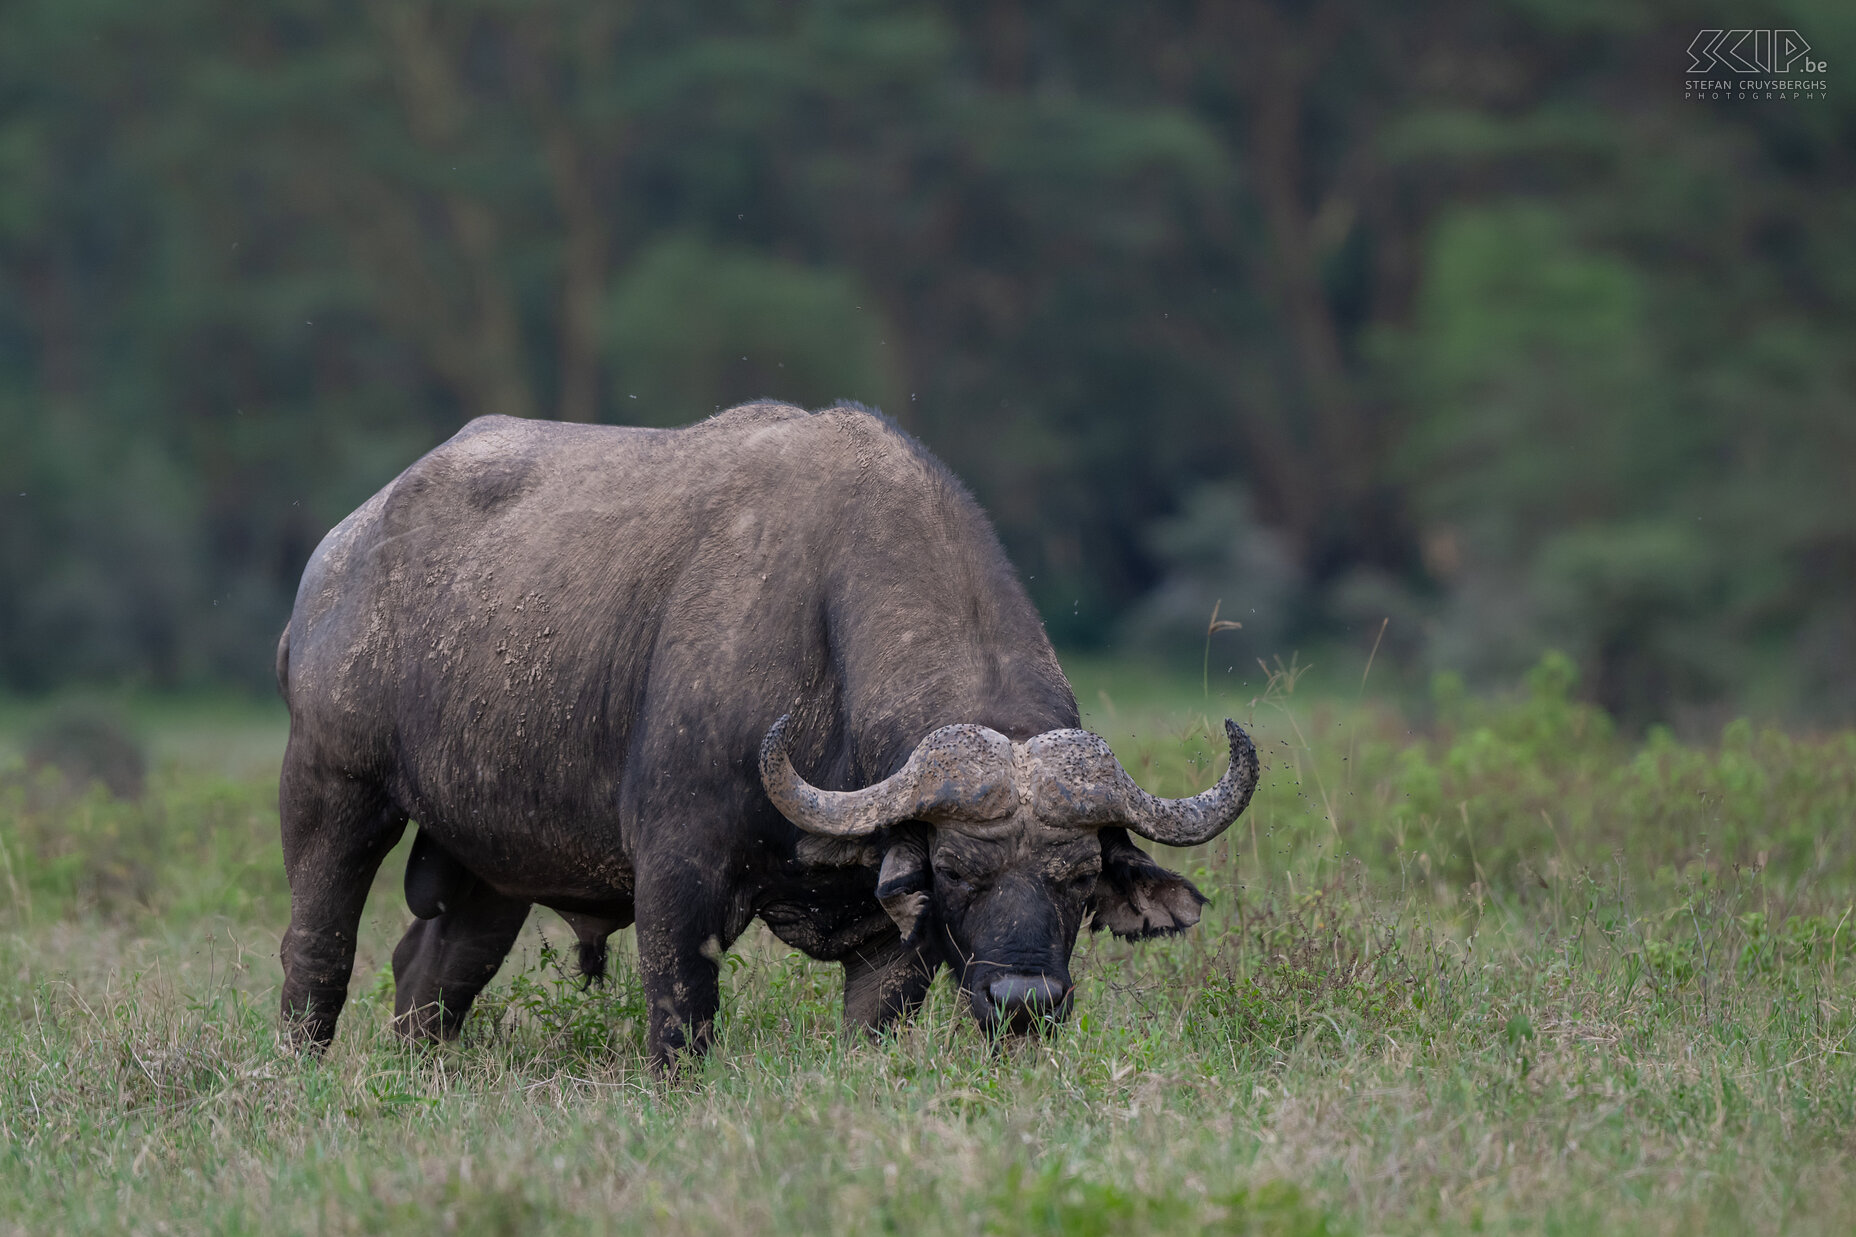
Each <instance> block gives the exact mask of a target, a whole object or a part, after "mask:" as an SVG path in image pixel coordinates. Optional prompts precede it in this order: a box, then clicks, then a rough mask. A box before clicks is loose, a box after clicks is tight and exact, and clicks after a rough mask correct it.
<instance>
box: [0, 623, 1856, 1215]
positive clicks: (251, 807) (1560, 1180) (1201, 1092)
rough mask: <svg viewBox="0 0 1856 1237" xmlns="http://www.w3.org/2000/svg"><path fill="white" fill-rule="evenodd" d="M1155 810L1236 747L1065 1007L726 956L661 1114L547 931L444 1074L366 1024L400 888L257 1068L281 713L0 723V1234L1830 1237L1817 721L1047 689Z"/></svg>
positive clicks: (1839, 927) (1847, 1206)
mask: <svg viewBox="0 0 1856 1237" xmlns="http://www.w3.org/2000/svg"><path fill="white" fill-rule="evenodd" d="M1072 668H1073V669H1074V670H1076V671H1078V673H1077V675H1076V678H1077V681H1078V684H1079V686H1080V687H1081V688H1082V689H1083V691H1084V694H1085V695H1086V696H1088V697H1090V698H1092V699H1094V700H1095V701H1096V702H1097V707H1096V708H1095V709H1094V710H1093V711H1092V712H1091V714H1090V715H1089V717H1088V719H1087V720H1088V721H1089V723H1090V724H1091V725H1092V726H1094V727H1095V728H1096V729H1098V730H1099V731H1100V732H1102V733H1104V734H1107V735H1110V736H1112V737H1113V739H1114V741H1115V743H1116V746H1117V748H1118V750H1119V752H1120V754H1121V756H1122V759H1123V760H1124V762H1125V763H1126V764H1127V765H1128V767H1129V768H1130V769H1131V770H1133V771H1134V772H1135V774H1136V776H1137V777H1138V778H1139V779H1140V780H1141V781H1142V782H1143V783H1144V784H1145V785H1148V786H1150V787H1152V788H1153V789H1155V790H1157V791H1159V792H1161V793H1164V794H1172V795H1177V794H1184V793H1187V792H1188V791H1191V790H1193V789H1196V788H1200V787H1203V786H1204V785H1205V784H1206V783H1207V782H1208V781H1209V780H1210V779H1211V778H1212V777H1214V776H1215V775H1216V774H1217V773H1218V772H1219V769H1220V767H1221V760H1217V759H1212V758H1211V754H1212V751H1213V748H1214V747H1215V744H1212V743H1209V742H1208V741H1207V735H1208V733H1212V732H1211V731H1210V729H1209V728H1208V727H1207V725H1206V724H1205V723H1206V721H1207V718H1206V716H1205V713H1206V712H1208V711H1209V712H1210V713H1211V714H1212V716H1213V717H1215V716H1217V715H1220V714H1222V713H1226V712H1236V713H1238V714H1239V715H1240V716H1246V717H1247V718H1248V719H1249V723H1250V725H1251V726H1252V727H1253V730H1254V732H1255V733H1256V735H1257V736H1258V739H1259V741H1260V746H1261V748H1262V750H1263V751H1264V753H1265V754H1266V772H1265V780H1264V782H1263V784H1262V787H1261V789H1260V790H1259V792H1258V795H1257V798H1256V801H1255V802H1254V803H1253V805H1252V807H1251V809H1250V811H1249V812H1248V813H1247V814H1246V815H1245V816H1244V817H1243V818H1242V820H1241V821H1240V822H1239V824H1238V826H1237V827H1236V828H1234V829H1233V830H1231V831H1230V832H1229V833H1228V834H1227V835H1225V837H1223V838H1221V839H1219V840H1217V841H1215V842H1213V843H1212V844H1210V845H1209V846H1206V847H1203V848H1200V849H1198V850H1195V851H1186V852H1175V853H1173V854H1172V855H1170V856H1169V857H1168V858H1169V862H1173V863H1175V864H1177V865H1178V866H1181V867H1182V868H1183V869H1185V870H1186V871H1188V872H1190V873H1191V874H1192V876H1193V878H1194V879H1195V880H1196V881H1197V882H1198V883H1199V884H1200V885H1201V886H1202V887H1203V888H1204V889H1205V891H1206V892H1207V893H1209V894H1211V895H1212V897H1213V902H1212V905H1211V906H1210V907H1208V908H1207V914H1206V918H1205V920H1204V921H1203V922H1202V923H1201V924H1200V925H1199V927H1198V928H1197V929H1195V930H1194V931H1193V932H1192V933H1190V934H1189V935H1187V936H1185V937H1182V938H1179V939H1177V940H1173V941H1165V942H1150V943H1146V944H1142V945H1129V944H1125V943H1122V942H1116V941H1113V940H1110V939H1106V938H1104V937H1087V938H1085V940H1084V941H1083V942H1082V943H1081V944H1080V946H1079V951H1078V955H1077V959H1076V968H1075V972H1076V977H1077V980H1078V983H1079V989H1078V1005H1077V1011H1076V1016H1075V1017H1074V1018H1073V1019H1072V1021H1071V1023H1070V1024H1069V1025H1068V1026H1067V1027H1065V1028H1064V1030H1063V1031H1062V1032H1061V1033H1059V1034H1057V1035H1055V1036H1054V1037H1051V1038H1049V1039H1047V1040H1041V1041H1032V1042H1028V1043H1024V1044H1020V1045H1018V1046H1016V1047H1008V1048H1006V1049H1004V1050H1002V1051H995V1050H994V1049H992V1048H991V1047H990V1046H988V1045H987V1044H986V1043H985V1042H984V1041H983V1040H982V1039H981V1038H980V1036H979V1034H978V1032H977V1031H976V1030H975V1028H974V1026H973V1024H972V1021H971V1019H970V1018H969V1017H967V1016H966V1015H965V1014H964V1013H963V1012H961V1011H960V1009H959V1008H958V1006H957V1003H956V1002H955V1000H954V999H953V996H952V994H951V992H950V991H949V990H948V988H947V986H946V985H945V984H942V985H938V986H937V988H936V991H935V993H934V995H933V996H932V998H931V1000H930V1002H929V1005H928V1007H927V1008H926V1009H925V1010H924V1011H923V1013H922V1015H921V1016H920V1017H919V1018H918V1019H917V1020H916V1021H915V1022H914V1023H912V1024H911V1025H910V1027H909V1028H908V1029H906V1030H904V1031H902V1032H900V1033H898V1034H896V1035H894V1036H891V1037H888V1038H886V1039H883V1040H881V1041H877V1042H873V1043H872V1042H863V1041H860V1040H858V1039H857V1038H855V1037H846V1036H845V1035H843V1034H842V1033H841V1032H840V1031H839V1028H838V1025H837V1023H838V1017H839V1014H838V1007H837V1001H838V996H839V991H840V979H839V973H838V970H837V968H835V967H829V966H824V965H821V964H817V963H812V962H810V961H807V960H806V959H804V958H803V957H801V956H799V955H797V954H795V953H793V952H792V951H790V950H788V949H786V948H785V947H783V946H781V945H779V944H778V943H777V942H776V941H774V940H773V939H772V938H771V937H770V936H767V935H766V934H764V933H762V932H761V931H760V930H759V929H755V930H754V931H753V932H751V933H750V934H749V936H748V937H747V938H746V939H744V940H743V941H742V942H741V943H740V944H739V945H738V946H737V947H736V949H735V950H733V951H732V952H731V953H730V954H729V955H728V960H727V967H726V972H725V974H726V978H725V997H724V1009H723V1016H722V1024H721V1034H720V1042H719V1044H718V1046H717V1049H716V1053H715V1056H714V1058H713V1059H712V1060H711V1061H710V1062H709V1063H708V1065H707V1066H706V1068H705V1069H704V1070H703V1072H702V1074H701V1076H700V1078H699V1079H697V1080H695V1081H693V1082H691V1083H688V1084H681V1085H669V1084H664V1083H661V1082H657V1081H654V1080H653V1079H652V1078H651V1077H650V1076H649V1075H648V1072H647V1070H646V1064H645V1057H644V1053H643V1031H642V1023H643V1015H644V1010H643V1008H642V997H641V994H640V987H639V983H638V978H637V971H636V963H635V954H634V953H633V951H632V948H631V945H630V939H629V938H630V933H629V932H627V933H625V934H622V935H621V936H620V937H619V938H618V939H617V940H615V947H616V948H615V951H614V959H613V970H612V975H611V978H610V980H609V981H608V983H607V984H606V985H604V986H603V987H596V988H592V989H585V988H583V987H582V985H581V984H580V983H579V982H578V980H577V979H576V978H573V977H571V976H570V974H569V968H568V967H567V966H566V965H565V961H564V958H563V951H564V949H565V946H566V945H567V943H568V942H569V941H570V940H571V937H570V936H568V935H567V934H566V933H565V932H564V931H563V930H562V927H561V925H560V924H558V923H557V922H555V920H554V919H553V916H552V915H549V914H547V913H545V912H538V913H537V915H536V917H535V921H534V923H533V925H532V926H531V928H530V929H529V930H528V932H527V934H526V935H525V939H524V943H523V945H522V946H521V948H520V951H519V953H518V956H517V957H516V958H515V959H513V960H512V961H511V962H510V963H509V964H508V965H507V966H506V967H505V969H504V971H503V973H502V974H501V975H500V976H499V977H498V979H497V980H496V982H495V983H494V984H493V985H492V987H491V988H490V989H489V990H488V991H487V992H486V994H485V996H484V998H483V999H482V1001H481V1002H480V1003H479V1005H478V1007H477V1010H476V1012H475V1013H474V1014H473V1016H472V1021H471V1022H470V1024H469V1026H468V1027H467V1028H466V1032H465V1036H464V1039H463V1041H462V1042H461V1043H459V1044H458V1045H455V1046H450V1047H446V1048H443V1049H440V1050H436V1051H431V1052H413V1053H409V1052H407V1051H405V1050H404V1049H402V1048H401V1047H399V1046H398V1045H397V1044H396V1043H395V1042H394V1040H393V1039H392V1037H391V1036H390V1034H389V1033H388V1030H387V1017H388V1014H389V1011H390V999H391V982H390V978H389V975H388V972H387V959H388V954H389V952H390V950H391V947H392V944H393V942H394V940H395V939H396V937H397V935H398V933H399V931H400V930H401V928H402V927H403V925H404V923H405V919H406V912H405V909H404V905H403V903H402V901H401V898H400V891H399V870H400V863H401V860H402V857H403V856H401V855H396V856H395V857H394V858H392V859H390V860H389V861H388V864H387V867H386V868H385V869H384V870H383V872H382V874H381V877H380V879H379V881H378V883H377V887H376V889H375V893H374V897H373V899H372V901H371V902H370V906H369V912H368V917H367V920H366V923H365V925H364V930H363V935H362V941H361V950H360V957H359V963H358V966H357V971H356V977H355V982H354V988H353V996H352V998H351V1002H350V1005H349V1009H348V1012H347V1014H346V1015H345V1017H344V1021H343V1024H342V1029H341V1032H340V1034H339V1036H338V1037H337V1040H336V1044H335V1046H334V1048H333V1049H332V1051H331V1053H330V1054H329V1056H328V1057H327V1058H326V1059H325V1060H322V1061H307V1060H302V1059H299V1058H296V1057H294V1056H292V1055H290V1054H289V1053H287V1052H284V1051H282V1050H280V1049H279V1047H278V1046H277V1043H276V1042H275V1040H274V1029H275V1021H274V1019H275V1011H274V1005H275V1001H276V991H277V982H278V969H277V963H276V957H275V954H276V947H277V939H278V934H279V931H280V929H281V927H282V925H283V924H284V922H285V921H286V918H287V915H288V899H287V892H286V889H285V887H284V882H283V876H282V864H281V859H280V856H279V854H278V843H277V821H276V813H275V807H274V791H275V781H274V778H275V769H276V761H277V755H278V745H279V742H280V740H281V727H280V725H279V719H278V717H277V716H276V714H275V712H274V711H273V712H269V713H249V714H246V715H244V716H241V717H220V718H215V717H213V716H212V715H211V714H208V713H199V712H196V713H193V714H191V715H188V714H182V713H179V712H177V711H175V710H174V709H172V708H171V707H169V708H159V709H155V710H153V711H151V712H148V713H146V714H145V715H143V716H141V717H140V718H139V719H137V722H136V724H135V725H134V726H132V729H134V730H137V731H139V732H140V733H143V734H146V735H147V736H149V739H150V742H151V745H152V748H153V750H152V752H151V756H152V761H151V765H152V769H151V773H150V781H149V785H148V789H147V792H146V793H145V794H144V795H142V796H141V797H139V798H134V799H119V798H116V797H114V796H112V795H111V794H109V793H108V791H107V790H106V789H105V788H104V787H103V786H102V785H101V784H100V783H96V784H90V785H88V786H87V785H85V784H84V779H83V776H82V775H81V774H80V776H78V777H76V778H72V777H68V776H66V774H65V773H64V772H62V771H61V770H62V769H64V768H70V769H73V770H80V771H81V770H84V769H87V768H90V766H88V765H86V764H84V763H83V761H82V760H81V759H79V758H77V757H71V758H69V759H63V760H62V763H60V762H59V761H55V760H52V759H50V758H49V757H48V758H46V759H45V760H44V761H43V762H41V763H40V764H39V766H38V767H37V768H36V769H32V768H29V767H28V762H27V760H26V758H25V756H24V753H25V752H26V751H27V750H29V749H31V750H40V751H49V750H50V749H49V748H47V747H46V746H45V745H42V744H41V745H37V746H36V747H35V745H34V744H33V743H32V742H30V741H29V740H30V737H31V736H32V735H33V734H43V733H46V732H48V731H57V730H60V729H63V730H66V731H68V730H69V729H70V727H69V726H68V725H67V724H66V723H65V722H62V721H58V720H56V719H53V720H52V721H50V722H48V721H46V720H45V719H43V718H39V717H35V716H29V715H15V716H14V717H13V718H11V719H3V718H0V721H3V722H5V723H6V725H5V726H0V730H9V731H12V732H13V733H12V734H11V735H10V736H8V740H9V741H8V742H6V743H4V744H0V1233H12V1232H18V1233H37V1232H46V1231H60V1232H104V1231H108V1232H118V1231H160V1230H161V1228H162V1226H163V1225H165V1226H168V1227H170V1228H173V1229H174V1230H176V1231H195V1230H204V1231H216V1232H241V1233H291V1232H318V1233H349V1232H353V1233H380V1232H406V1233H415V1232H416V1233H428V1232H431V1231H433V1230H434V1228H435V1227H442V1228H443V1229H445V1230H446V1231H456V1232H464V1233H486V1234H487V1233H513V1232H532V1231H541V1230H545V1231H557V1232H586V1233H603V1232H617V1233H627V1232H644V1231H650V1232H728V1233H739V1232H768V1233H781V1232H827V1231H838V1232H859V1233H862V1232H870V1231H876V1230H881V1231H902V1232H928V1233H975V1232H996V1233H1066V1234H1124V1233H1126V1234H1132V1233H1148V1232H1217V1233H1247V1234H1272V1235H1279V1237H1290V1235H1295V1237H1304V1235H1305V1237H1314V1235H1316V1234H1324V1233H1325V1234H1348V1233H1369V1232H1370V1233H1440V1232H1441V1233H1467V1232H1482V1231H1506V1232H1540V1233H1553V1232H1580V1233H1620V1234H1621V1233H1632V1234H1635V1233H1667V1234H1683V1235H1685V1237H1686V1235H1690V1234H1694V1233H1698V1232H1722V1233H1729V1232H1731V1233H1743V1232H1781V1231H1782V1232H1787V1233H1841V1232H1848V1231H1849V1230H1850V1227H1851V1225H1852V1224H1853V1223H1856V1211H1852V1202H1851V1200H1852V1199H1856V1180H1853V1179H1852V1176H1851V1168H1850V1163H1849V1159H1848V1154H1847V1146H1848V1131H1849V1129H1850V1126H1851V1122H1852V1121H1856V1066H1853V1065H1852V1061H1853V1060H1856V1057H1853V1056H1852V1049H1851V1046H1850V1044H1851V1038H1852V1036H1853V1035H1856V949H1853V948H1852V945H1853V944H1856V942H1853V941H1852V937H1851V933H1852V931H1853V930H1856V927H1853V925H1852V923H1851V907H1852V904H1856V850H1853V849H1852V846H1851V843H1850V841H1849V834H1850V829H1849V824H1850V820H1851V817H1852V815H1853V814H1856V760H1852V755H1856V734H1850V733H1847V732H1846V733H1839V734H1834V735H1829V736H1823V737H1817V738H1800V737H1797V736H1792V735H1787V734H1784V733H1781V732H1778V731H1765V732H1756V731H1754V730H1752V729H1751V728H1750V727H1748V726H1746V725H1745V724H1744V723H1734V724H1732V725H1730V726H1728V727H1727V728H1726V730H1725V732H1724V733H1723V734H1721V735H1720V736H1719V739H1718V741H1710V742H1706V743H1685V742H1680V741H1678V740H1677V739H1675V738H1674V737H1672V736H1670V735H1669V734H1668V733H1666V732H1657V733H1655V734H1652V735H1651V736H1649V737H1648V738H1647V739H1645V740H1635V739H1630V738H1627V737H1625V736H1623V735H1622V734H1621V733H1620V731H1619V729H1618V728H1617V727H1616V726H1615V725H1614V724H1613V722H1612V721H1611V719H1610V718H1609V717H1607V716H1606V715H1605V714H1603V713H1601V712H1599V711H1597V710H1595V709H1593V708H1592V707H1590V706H1589V705H1584V704H1580V703H1578V702H1577V701H1576V700H1575V699H1574V692H1573V688H1574V686H1575V684H1574V683H1573V681H1572V676H1571V672H1570V663H1569V661H1568V660H1567V659H1565V658H1562V657H1557V656H1555V657H1550V658H1547V659H1545V660H1544V661H1543V662H1541V663H1540V664H1539V665H1538V666H1537V667H1536V668H1535V669H1534V671H1533V672H1532V673H1531V674H1530V675H1529V676H1528V678H1527V681H1526V683H1525V684H1524V685H1523V686H1522V687H1520V688H1519V689H1518V690H1516V691H1515V692H1514V693H1513V694H1511V695H1509V696H1505V697H1501V698H1498V699H1495V700H1487V701H1478V700H1474V699H1470V698H1466V697H1464V696H1463V695H1462V694H1461V692H1460V691H1459V690H1458V688H1457V687H1456V685H1455V684H1453V683H1452V682H1450V681H1448V680H1445V681H1443V682H1440V683H1439V685H1438V691H1437V699H1436V702H1435V720H1434V721H1433V722H1431V723H1428V724H1426V725H1424V726H1422V727H1420V726H1417V725H1415V724H1414V723H1412V722H1411V721H1409V720H1408V719H1405V718H1403V717H1401V716H1400V715H1399V714H1397V713H1396V712H1394V711H1392V710H1390V709H1388V708H1385V707H1382V706H1380V705H1377V704H1374V703H1372V702H1371V701H1370V699H1369V701H1368V702H1366V703H1353V702H1349V703H1340V702H1337V701H1335V700H1334V699H1332V698H1317V699H1313V700H1310V699H1308V698H1307V694H1306V687H1305V685H1304V687H1303V688H1302V689H1301V690H1299V691H1298V690H1297V689H1296V687H1295V684H1294V683H1293V682H1291V681H1290V679H1289V677H1288V676H1287V675H1279V676H1277V677H1276V678H1275V679H1274V680H1272V682H1271V683H1270V684H1269V685H1268V686H1267V687H1266V689H1265V690H1264V691H1263V692H1262V693H1261V694H1260V695H1259V696H1258V697H1257V698H1255V699H1254V700H1248V699H1236V698H1232V699H1224V698H1220V697H1219V696H1218V695H1217V694H1216V693H1209V694H1207V695H1205V696H1202V695H1201V692H1200V687H1199V684H1197V683H1193V684H1191V685H1190V686H1189V687H1188V686H1184V685H1170V684H1158V683H1156V682H1155V681H1154V680H1153V679H1152V678H1151V677H1136V676H1133V675H1131V674H1129V673H1128V671H1127V669H1126V667H1122V666H1116V665H1111V664H1106V663H1105V664H1101V665H1088V664H1084V665H1081V666H1077V667H1072Z"/></svg>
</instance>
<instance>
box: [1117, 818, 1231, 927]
mask: <svg viewBox="0 0 1856 1237" xmlns="http://www.w3.org/2000/svg"><path fill="white" fill-rule="evenodd" d="M1097 836H1099V837H1100V838H1101V840H1102V875H1101V876H1099V877H1097V878H1096V887H1095V892H1094V893H1092V894H1090V895H1089V910H1090V913H1091V915H1092V916H1093V921H1092V922H1091V924H1090V927H1091V928H1092V929H1093V930H1095V931H1101V930H1102V929H1103V928H1107V929H1108V930H1109V931H1110V932H1113V933H1114V934H1115V935H1116V936H1119V937H1121V938H1122V939H1124V940H1130V941H1140V940H1146V939H1147V938H1148V937H1151V936H1172V935H1174V934H1175V933H1178V932H1184V931H1185V930H1186V929H1187V928H1190V927H1191V926H1192V925H1193V924H1195V923H1197V922H1199V908H1200V907H1201V906H1204V905H1205V895H1204V894H1202V893H1200V892H1199V891H1198V889H1197V888H1196V887H1195V886H1194V885H1193V883H1192V882H1191V881H1189V880H1187V879H1186V878H1185V877H1183V876H1181V875H1180V874H1179V873H1177V872H1169V871H1167V870H1166V869H1165V868H1163V867H1161V866H1160V865H1159V864H1157V863H1155V862H1154V861H1153V860H1152V859H1149V858H1148V857H1147V853H1146V852H1145V851H1143V850H1142V849H1141V848H1140V847H1138V846H1136V845H1135V844H1134V843H1133V842H1131V841H1129V840H1128V831H1127V830H1126V829H1104V830H1102V831H1101V832H1100V833H1099V834H1098V835H1097Z"/></svg>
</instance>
